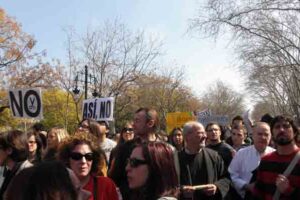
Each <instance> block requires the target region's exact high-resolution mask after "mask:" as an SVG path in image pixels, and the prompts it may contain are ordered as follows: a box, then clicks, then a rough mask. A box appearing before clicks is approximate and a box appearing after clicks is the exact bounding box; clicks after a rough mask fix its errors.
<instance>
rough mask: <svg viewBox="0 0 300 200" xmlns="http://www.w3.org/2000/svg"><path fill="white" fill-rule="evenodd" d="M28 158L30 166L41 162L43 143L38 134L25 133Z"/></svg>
mask: <svg viewBox="0 0 300 200" xmlns="http://www.w3.org/2000/svg"><path fill="white" fill-rule="evenodd" d="M27 144H28V158H27V160H28V161H29V162H31V163H32V164H34V165H35V164H37V163H39V162H41V160H42V150H43V142H42V139H41V137H40V134H39V133H38V132H33V131H31V132H28V133H27Z"/></svg>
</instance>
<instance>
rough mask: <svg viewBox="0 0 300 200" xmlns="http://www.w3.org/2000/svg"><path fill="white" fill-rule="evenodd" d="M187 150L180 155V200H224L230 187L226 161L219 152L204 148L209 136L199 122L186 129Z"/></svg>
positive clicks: (185, 127) (190, 124)
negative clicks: (191, 197)
mask: <svg viewBox="0 0 300 200" xmlns="http://www.w3.org/2000/svg"><path fill="white" fill-rule="evenodd" d="M183 136H184V140H185V144H186V146H185V149H184V150H183V151H181V152H180V153H179V154H178V158H179V166H180V184H181V185H182V197H181V199H187V198H186V197H187V196H189V198H190V196H191V195H192V196H193V199H195V200H197V199H223V198H224V197H225V196H226V194H227V192H228V190H229V185H230V180H229V178H228V177H229V176H228V173H226V171H227V170H226V169H225V167H224V162H223V159H222V158H221V157H220V156H219V155H218V153H217V152H215V151H213V150H211V149H208V148H204V146H205V140H206V132H205V129H204V127H203V125H202V124H200V123H199V122H195V121H193V122H188V123H186V124H185V125H184V127H183Z"/></svg>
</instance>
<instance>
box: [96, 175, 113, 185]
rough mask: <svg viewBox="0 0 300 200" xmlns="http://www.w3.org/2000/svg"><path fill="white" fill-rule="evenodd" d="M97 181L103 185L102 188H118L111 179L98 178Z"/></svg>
mask: <svg viewBox="0 0 300 200" xmlns="http://www.w3.org/2000/svg"><path fill="white" fill-rule="evenodd" d="M96 179H97V181H98V184H99V185H101V187H104V186H113V187H116V185H115V183H114V182H113V181H112V180H111V179H110V178H109V177H104V176H96Z"/></svg>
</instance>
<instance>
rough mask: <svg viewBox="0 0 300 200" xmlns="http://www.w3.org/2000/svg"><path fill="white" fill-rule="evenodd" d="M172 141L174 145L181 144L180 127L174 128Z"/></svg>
mask: <svg viewBox="0 0 300 200" xmlns="http://www.w3.org/2000/svg"><path fill="white" fill-rule="evenodd" d="M173 143H174V145H175V146H180V145H182V144H183V135H182V130H181V129H176V130H174V133H173Z"/></svg>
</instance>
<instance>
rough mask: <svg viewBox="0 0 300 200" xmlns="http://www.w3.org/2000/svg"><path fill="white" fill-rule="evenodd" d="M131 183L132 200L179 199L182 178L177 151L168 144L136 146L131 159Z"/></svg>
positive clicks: (129, 161)
mask: <svg viewBox="0 0 300 200" xmlns="http://www.w3.org/2000/svg"><path fill="white" fill-rule="evenodd" d="M126 172H127V180H128V184H129V188H130V189H131V194H132V196H131V199H132V200H162V199H166V200H167V199H168V200H176V199H177V197H178V192H179V191H178V179H177V174H176V170H175V165H174V157H173V151H172V149H171V148H170V146H168V145H167V144H166V143H163V142H150V143H147V144H146V143H144V144H140V145H138V146H136V147H135V148H134V149H133V151H132V153H131V155H130V158H129V159H128V162H127V166H126Z"/></svg>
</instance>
